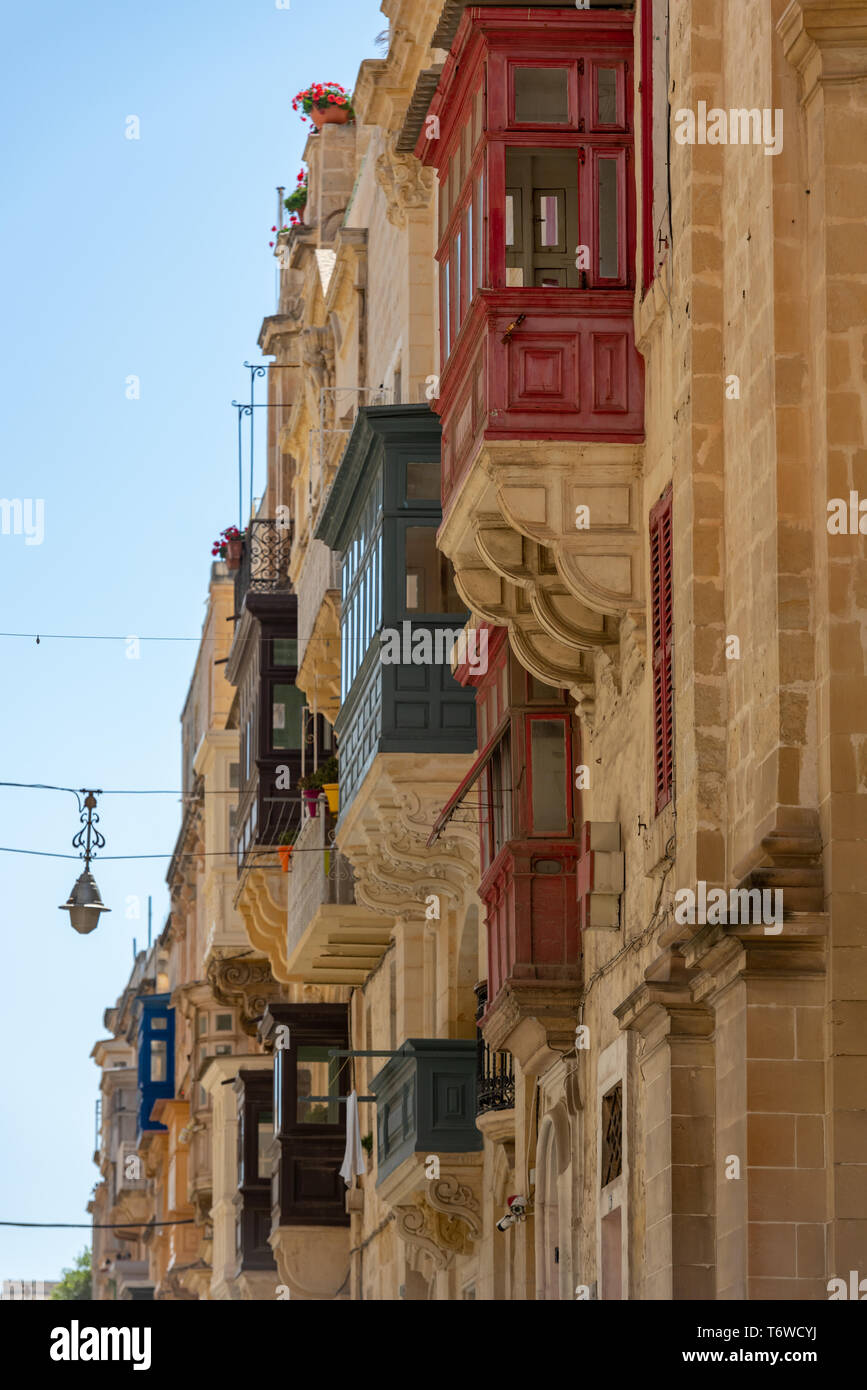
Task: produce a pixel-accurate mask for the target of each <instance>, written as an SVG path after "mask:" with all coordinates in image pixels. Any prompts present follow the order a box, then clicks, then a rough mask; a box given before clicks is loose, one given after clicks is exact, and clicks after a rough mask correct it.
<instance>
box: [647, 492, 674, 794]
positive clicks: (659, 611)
mask: <svg viewBox="0 0 867 1390" xmlns="http://www.w3.org/2000/svg"><path fill="white" fill-rule="evenodd" d="M650 599H651V605H652V615H653V616H652V621H653V740H654V760H655V765H654V786H655V793H656V797H655V800H656V814H657V815H659V812H660V811H661V810H662V808H663V806H667V805H668V803H669V801H670V800H671V797H672V792H673V789H674V644H673V631H672V596H671V488H670V487H669V488H668V489H667V490H666V492H665V494H664V495H663V497H662V498H661V499H660V500H659V502H657V504H656V506H655V507H654V508H653V510H652V512H651V513H650Z"/></svg>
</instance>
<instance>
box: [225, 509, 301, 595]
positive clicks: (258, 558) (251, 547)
mask: <svg viewBox="0 0 867 1390" xmlns="http://www.w3.org/2000/svg"><path fill="white" fill-rule="evenodd" d="M291 548H292V527H291V525H286V523H285V522H282V521H269V520H258V521H251V522H250V524H249V526H248V527H247V533H246V536H245V538H244V553H243V556H242V558H241V568H240V569H239V570H238V572H237V573H236V575H235V612H236V613H237V614H240V613H242V612H243V609H244V599H245V598H246V596H247V594H248V592H249V591H250V590H252V591H253V593H257V594H275V593H279V592H280V591H281V590H284V589H285V590H288V589H289V552H290V550H291Z"/></svg>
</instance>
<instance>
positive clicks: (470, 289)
mask: <svg viewBox="0 0 867 1390" xmlns="http://www.w3.org/2000/svg"><path fill="white" fill-rule="evenodd" d="M473 271H474V257H473V205H472V203H470V205H469V207H468V208H467V282H468V283H467V304H470V303H471V301H472V298H473V295H474V294H475V291H476V287H475V283H474V280H473Z"/></svg>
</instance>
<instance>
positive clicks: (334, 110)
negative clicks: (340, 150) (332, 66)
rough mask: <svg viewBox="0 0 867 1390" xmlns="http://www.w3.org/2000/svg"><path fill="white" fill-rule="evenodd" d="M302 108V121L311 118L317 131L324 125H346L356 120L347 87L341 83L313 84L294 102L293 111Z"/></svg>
mask: <svg viewBox="0 0 867 1390" xmlns="http://www.w3.org/2000/svg"><path fill="white" fill-rule="evenodd" d="M299 106H300V107H302V108H303V110H304V113H305V114H304V115H303V116H302V117H301V119H302V121H304V120H306V119H307V117H308V116H309V117H310V119H311V121H312V122H313V124H314V125H315V127H316V129H317V130H321V129H322V127H323V126H324V125H346V123H347V121H354V120H355V112H354V111H353V109H352V102H351V101H350V100H349V97H348V95H347V92H346V88H345V87H341V85H340V83H339V82H313V83H311V85H310V86H309V87H305V88H304V89H303V90H302V91H300V92H298V93H297V94H296V96H295V98H294V100H293V102H292V110H293V111H297V110H298V107H299Z"/></svg>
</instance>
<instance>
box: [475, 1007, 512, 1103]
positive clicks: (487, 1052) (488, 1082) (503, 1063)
mask: <svg viewBox="0 0 867 1390" xmlns="http://www.w3.org/2000/svg"><path fill="white" fill-rule="evenodd" d="M487 1005H488V982H487V980H483V981H482V983H481V984H480V985H476V1024H477V1029H478V1076H477V1080H476V1113H477V1114H478V1115H484V1114H485V1112H486V1111H488V1110H512V1109H513V1108H514V1105H515V1072H514V1068H513V1064H512V1054H511V1053H510V1052H492V1051H491V1049H490V1048H489V1047H488V1044H487V1043H486V1042H485V1039H484V1035H483V1033H482V1030H481V1028H480V1027H478V1025H479V1023H480V1022H481V1019H482V1017H483V1015H484V1012H485V1009H486V1008H487Z"/></svg>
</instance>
